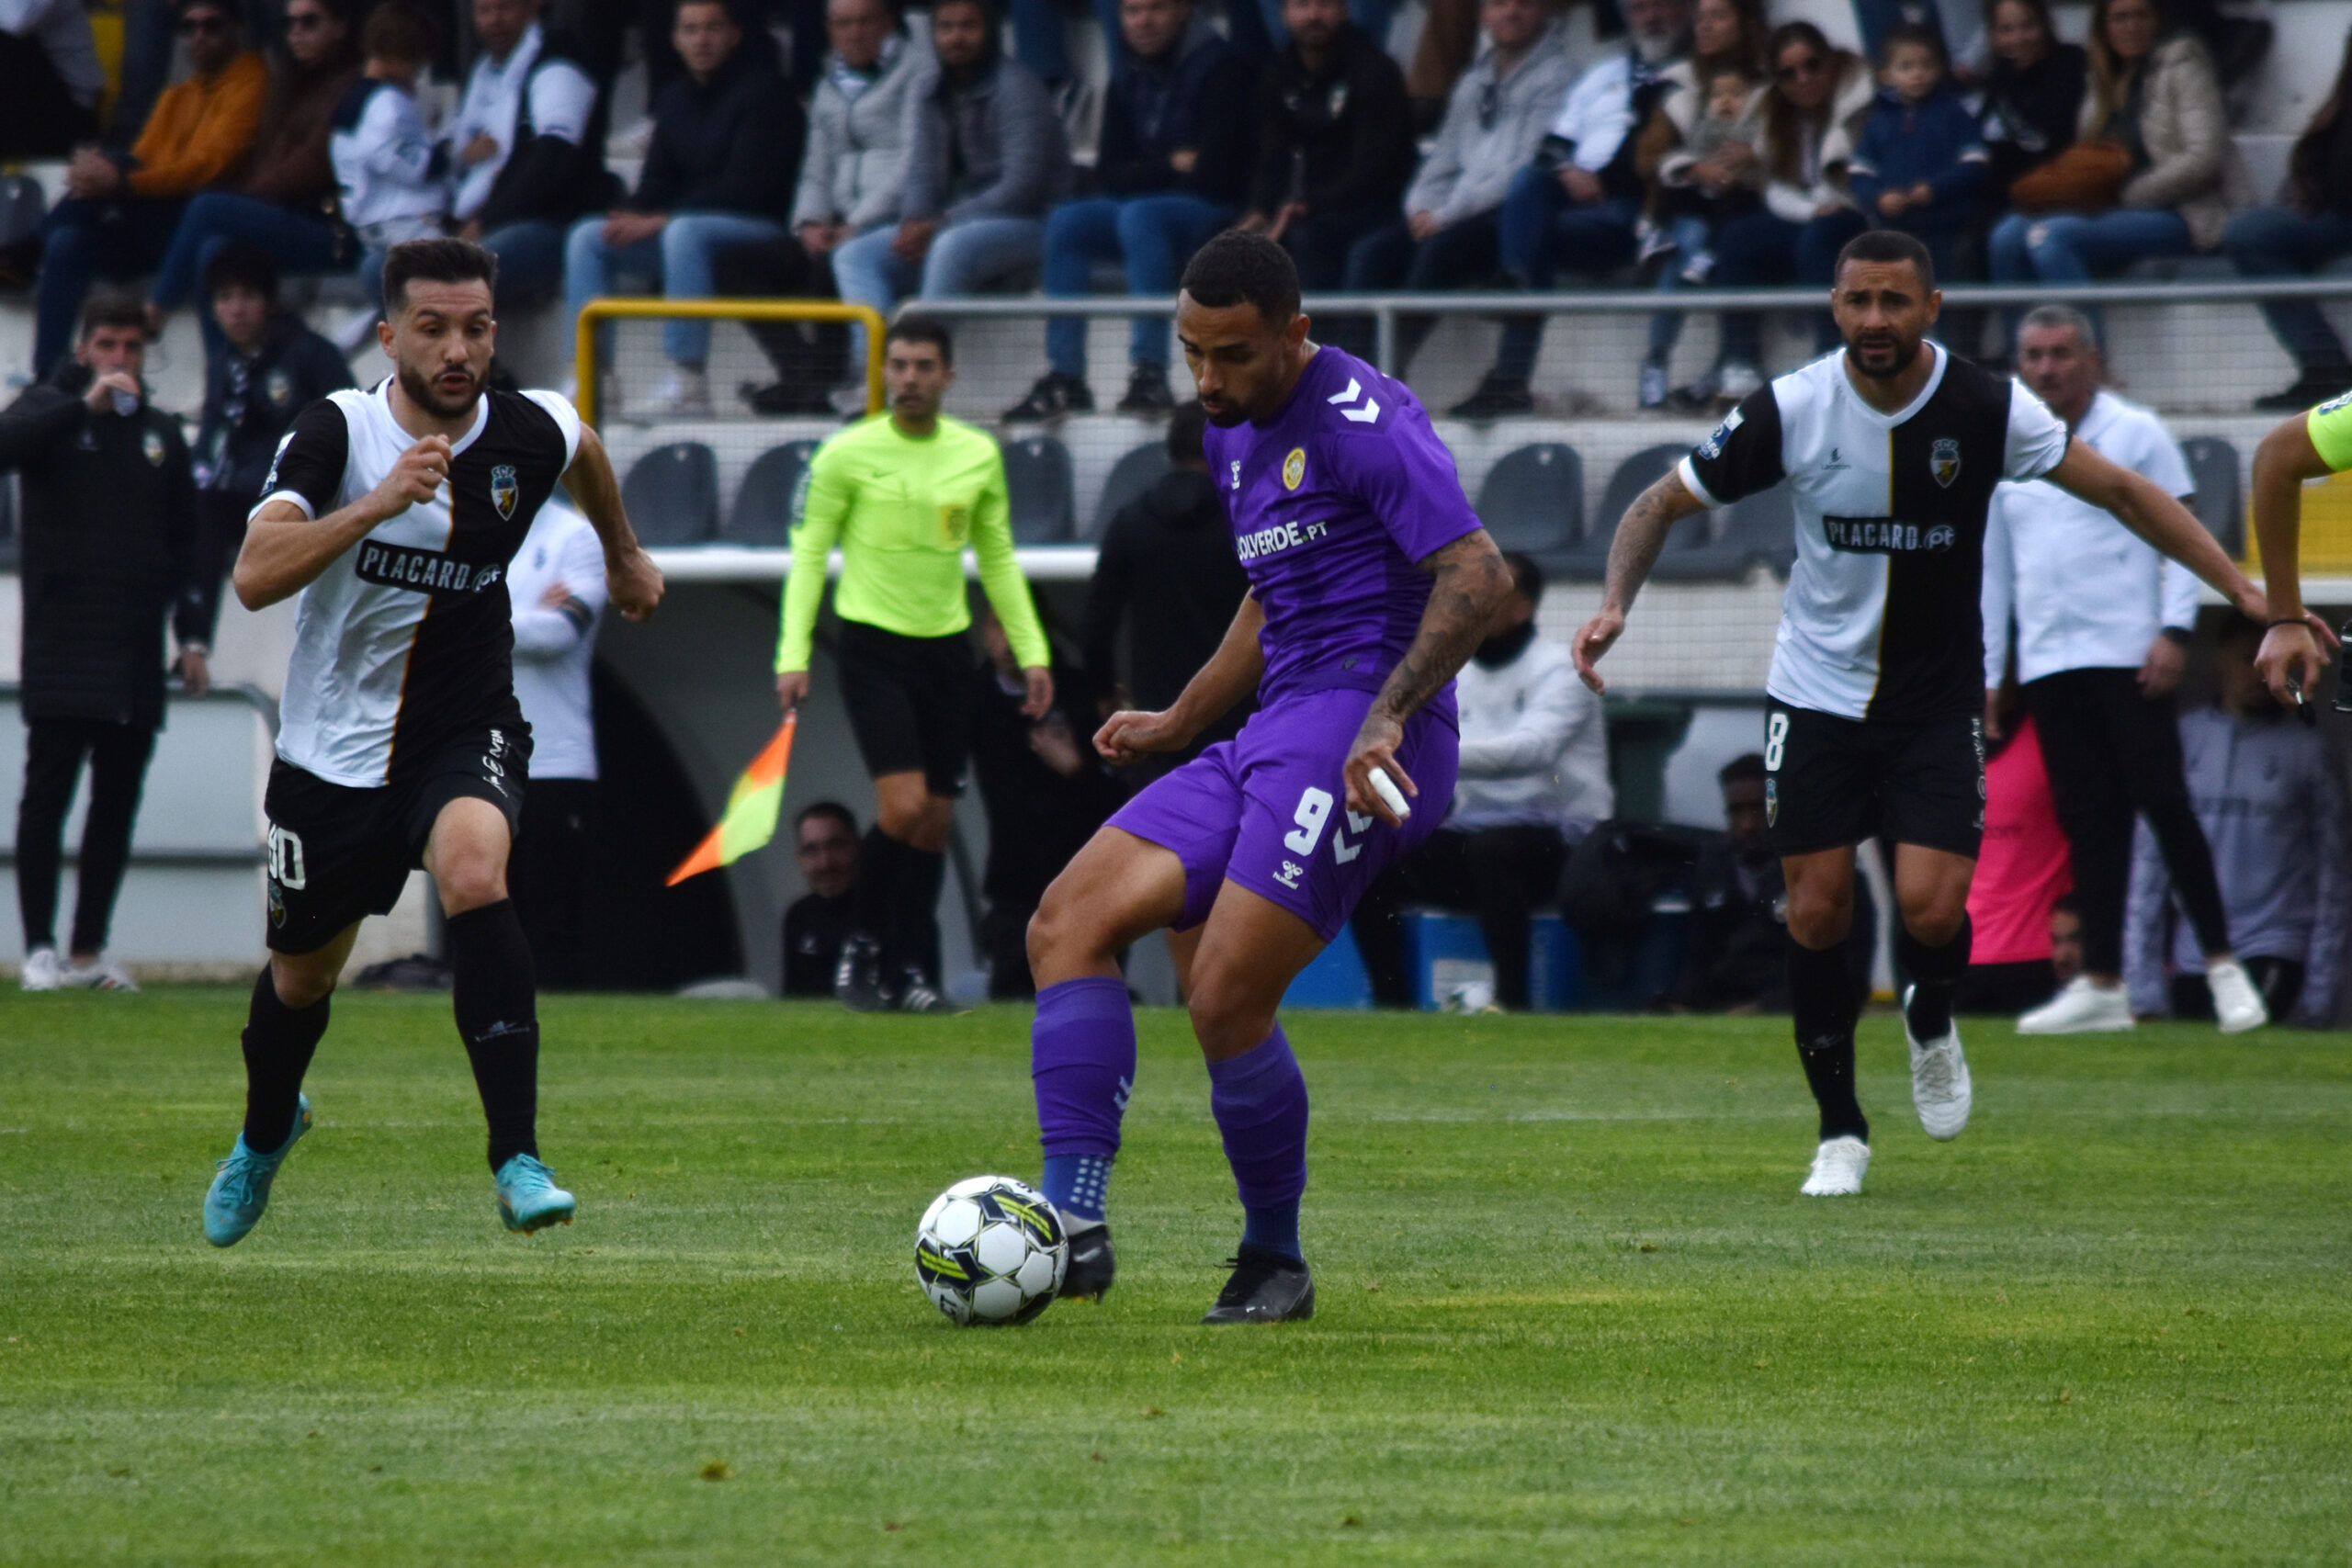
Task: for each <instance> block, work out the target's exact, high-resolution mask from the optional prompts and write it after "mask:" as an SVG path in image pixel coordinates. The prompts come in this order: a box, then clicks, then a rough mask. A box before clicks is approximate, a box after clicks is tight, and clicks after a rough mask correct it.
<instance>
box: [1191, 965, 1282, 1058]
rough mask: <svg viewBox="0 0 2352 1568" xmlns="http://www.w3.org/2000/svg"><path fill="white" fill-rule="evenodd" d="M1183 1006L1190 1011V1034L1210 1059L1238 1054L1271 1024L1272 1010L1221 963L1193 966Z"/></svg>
mask: <svg viewBox="0 0 2352 1568" xmlns="http://www.w3.org/2000/svg"><path fill="white" fill-rule="evenodd" d="M1184 1009H1185V1011H1186V1012H1188V1013H1190V1014H1191V1015H1192V1020H1193V1038H1194V1039H1196V1040H1198V1041H1199V1042H1200V1043H1201V1053H1202V1055H1205V1056H1207V1057H1208V1058H1209V1059H1210V1060H1211V1061H1223V1060H1225V1059H1227V1057H1231V1056H1238V1055H1240V1054H1241V1053H1242V1052H1244V1051H1247V1050H1249V1049H1250V1047H1251V1046H1253V1045H1255V1044H1257V1043H1259V1042H1260V1041H1261V1040H1263V1039H1265V1038H1266V1036H1267V1035H1268V1034H1269V1033H1271V1032H1272V1030H1273V1027H1274V1019H1273V1014H1272V1011H1270V1010H1268V1009H1267V1008H1266V1007H1265V1006H1264V1004H1263V1003H1261V1001H1260V1000H1259V999H1258V998H1257V997H1256V996H1255V995H1254V994H1253V993H1252V992H1251V991H1250V989H1249V988H1247V987H1242V986H1238V985H1237V984H1235V983H1234V982H1233V980H1232V979H1231V977H1229V976H1227V974H1226V972H1225V966H1224V965H1222V964H1195V965H1194V966H1193V983H1192V986H1191V988H1190V990H1189V991H1188V993H1187V994H1186V996H1185V998H1184Z"/></svg>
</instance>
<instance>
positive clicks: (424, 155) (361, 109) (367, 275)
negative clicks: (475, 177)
mask: <svg viewBox="0 0 2352 1568" xmlns="http://www.w3.org/2000/svg"><path fill="white" fill-rule="evenodd" d="M359 52H360V55H361V58H362V63H361V65H360V68H359V80H358V81H356V82H355V83H353V84H352V85H351V88H350V90H349V91H348V92H346V93H345V95H344V98H343V102H342V103H341V104H339V105H337V106H336V107H335V112H334V132H333V134H331V135H330V136H329V137H328V139H327V156H328V157H329V158H331V159H333V160H334V177H335V185H336V186H337V187H338V189H339V190H340V191H341V193H342V194H341V197H340V206H339V215H340V217H341V220H342V221H343V222H344V223H345V225H347V226H348V227H349V228H350V230H351V234H352V238H353V240H354V241H355V242H356V243H357V244H358V246H359V268H358V271H359V276H360V278H361V280H362V281H363V282H364V283H366V284H367V286H368V288H370V289H371V290H372V289H374V288H376V286H377V285H378V284H379V283H380V282H381V280H382V278H383V276H384V257H385V256H386V255H387V254H390V251H391V248H392V247H393V246H394V245H397V244H401V243H403V242H406V241H409V240H424V239H429V238H431V237H433V236H435V235H436V234H438V233H440V232H441V219H442V215H443V214H444V213H446V212H447V210H448V208H449V182H448V179H447V160H446V156H445V154H444V152H443V150H442V149H441V148H439V147H436V146H435V145H434V142H433V138H432V135H431V134H430V133H429V132H427V131H426V130H425V129H424V117H423V116H421V115H419V114H418V113H417V112H416V77H417V73H418V72H420V71H422V70H424V63H425V62H426V61H427V60H428V59H429V58H430V57H431V56H432V53H433V35H432V29H431V28H429V27H428V26H427V25H426V23H425V20H424V16H423V15H422V14H421V13H420V12H417V11H414V10H413V9H411V8H410V7H409V6H405V5H401V4H399V3H398V0H386V3H385V4H382V5H379V6H377V7H376V8H375V9H374V10H373V11H370V12H369V13H368V26H367V28H365V29H364V30H363V32H362V33H361V36H360V45H359ZM371 313H372V312H371ZM365 324H366V318H365V317H363V318H362V325H365Z"/></svg>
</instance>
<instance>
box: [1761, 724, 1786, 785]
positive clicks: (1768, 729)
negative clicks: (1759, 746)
mask: <svg viewBox="0 0 2352 1568" xmlns="http://www.w3.org/2000/svg"><path fill="white" fill-rule="evenodd" d="M1788 749H1789V716H1788V715H1787V714H1785V713H1779V712H1776V713H1774V714H1773V715H1772V716H1771V718H1770V720H1769V721H1767V723H1766V724H1765V726H1764V771H1765V772H1766V773H1779V772H1780V771H1781V754H1782V753H1783V752H1785V751H1787V750H1788Z"/></svg>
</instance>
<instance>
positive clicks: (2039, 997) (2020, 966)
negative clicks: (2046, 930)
mask: <svg viewBox="0 0 2352 1568" xmlns="http://www.w3.org/2000/svg"><path fill="white" fill-rule="evenodd" d="M2057 990H2058V972H2057V970H2056V969H2054V968H2053V967H2052V965H2051V963H2050V960H2048V959H2047V958H2028V959H2022V960H2019V961H2018V962H2017V963H2014V964H1970V965H1969V966H1968V972H1967V973H1966V974H1964V975H1962V976H1961V977H1960V994H1959V995H1958V996H1956V997H1954V998H1952V1004H1951V1010H1952V1011H1954V1012H1957V1013H1973V1014H1983V1015H1987V1016H1991V1017H1996V1018H2015V1017H2017V1015H2018V1014H2019V1013H2021V1012H2030V1011H2032V1010H2034V1009H2035V1008H2038V1007H2040V1006H2041V1004H2042V1003H2044V1002H2046V1001H2048V1000H2049V999H2050V998H2052V996H2053V995H2055V994H2056V993H2057Z"/></svg>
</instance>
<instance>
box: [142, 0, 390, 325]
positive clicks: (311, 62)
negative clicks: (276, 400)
mask: <svg viewBox="0 0 2352 1568" xmlns="http://www.w3.org/2000/svg"><path fill="white" fill-rule="evenodd" d="M348 17H349V13H348V11H347V10H346V9H345V3H344V0H287V6H286V59H285V60H284V61H283V62H281V63H280V65H279V68H278V70H277V74H276V77H275V79H274V80H273V81H272V82H271V85H270V96H269V102H268V104H267V105H266V107H264V108H263V110H262V116H261V129H260V130H258V131H256V132H255V133H254V143H253V145H254V151H253V156H252V157H251V158H250V159H248V160H247V161H246V163H245V166H244V175H243V178H242V179H241V180H240V181H239V182H238V184H237V188H236V189H235V190H233V191H207V192H205V193H203V194H202V195H200V196H198V197H195V198H194V199H192V200H190V201H189V202H188V204H187V209H186V210H185V211H183V212H182V213H181V214H180V220H179V223H178V225H177V226H176V227H175V228H174V229H173V231H172V241H171V243H170V244H169V245H168V246H166V247H165V248H164V259H163V261H162V262H161V263H160V264H158V265H157V266H156V268H155V276H154V279H153V282H151V283H150V284H149V285H148V292H147V324H148V330H149V332H150V333H162V331H163V330H164V321H167V320H168V319H169V318H170V316H171V313H172V312H173V311H174V310H178V309H179V308H180V307H181V306H182V305H185V304H187V302H188V300H189V299H190V297H191V296H192V295H194V294H195V292H196V291H197V289H198V288H199V287H201V286H202V284H203V282H204V273H205V268H207V267H209V266H210V265H212V258H213V256H214V255H215V254H217V253H218V252H219V251H220V247H221V246H223V245H226V244H228V243H231V242H232V241H237V240H244V241H249V242H251V243H254V244H257V245H260V246H263V247H264V248H265V249H266V250H267V251H268V252H269V253H270V254H272V255H274V256H276V257H277V265H278V267H279V269H280V270H281V271H284V272H332V271H335V270H338V269H341V268H345V267H348V266H350V265H352V263H354V262H355V261H356V260H357V259H358V252H357V250H356V248H355V247H354V245H353V243H352V238H351V231H350V230H349V229H347V228H345V227H344V226H343V225H342V224H341V223H340V222H338V221H337V220H335V219H334V217H332V216H331V214H332V213H333V211H334V200H335V174H334V159H333V157H332V156H331V155H330V154H329V152H328V151H327V143H328V141H329V139H330V138H331V137H332V136H333V135H334V117H335V110H336V108H337V107H339V106H340V105H341V104H342V102H343V99H344V95H345V93H346V92H347V91H348V90H349V88H350V86H351V85H352V83H353V82H354V81H356V79H357V78H358V75H359V62H358V60H357V59H356V50H355V49H354V47H353V45H352V41H351V36H350V24H349V20H348ZM213 333H214V329H213V328H212V326H211V325H210V323H209V321H207V323H206V328H205V334H206V335H205V346H206V349H207V351H208V352H210V351H212V350H214V349H217V348H218V346H219V343H218V340H217V339H216V338H215V337H214V336H213Z"/></svg>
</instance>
